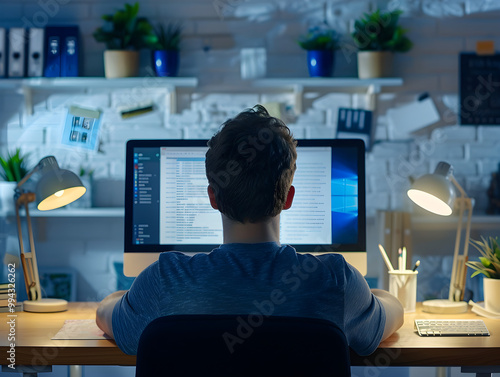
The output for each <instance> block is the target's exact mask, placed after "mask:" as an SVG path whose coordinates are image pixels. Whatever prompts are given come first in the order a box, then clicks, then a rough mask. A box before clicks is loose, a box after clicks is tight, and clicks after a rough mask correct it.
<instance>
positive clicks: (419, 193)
mask: <svg viewBox="0 0 500 377" xmlns="http://www.w3.org/2000/svg"><path fill="white" fill-rule="evenodd" d="M455 189H456V190H458V192H459V193H460V196H459V197H458V198H457V197H456V191H455ZM408 196H409V197H410V199H411V200H412V201H413V202H414V203H416V204H417V205H419V206H420V207H422V208H424V209H426V210H427V211H429V212H432V213H435V214H437V215H441V216H449V215H451V213H452V212H453V207H454V204H457V205H458V225H457V234H456V238H455V252H454V254H453V267H452V271H451V280H450V291H449V294H448V299H447V300H427V301H424V302H423V303H422V305H423V308H424V311H427V312H431V313H464V312H465V311H467V303H466V302H464V301H462V300H463V296H464V289H465V279H466V269H467V267H466V265H465V262H466V261H467V255H468V251H469V237H470V228H471V217H472V208H473V206H474V201H473V199H471V198H469V197H468V196H467V194H466V193H465V191H464V189H463V188H462V187H461V186H460V185H459V184H458V182H457V181H456V180H455V178H454V177H453V168H452V166H451V165H450V164H448V163H446V162H440V163H439V164H438V165H437V166H436V170H435V171H434V173H433V174H426V175H424V176H422V177H420V178H418V179H417V180H416V181H415V182H414V183H413V184H412V187H411V188H410V189H409V190H408ZM465 211H467V212H468V213H467V223H466V227H465V245H464V247H463V250H464V251H463V254H460V249H461V247H460V243H461V239H462V226H463V217H464V213H465Z"/></svg>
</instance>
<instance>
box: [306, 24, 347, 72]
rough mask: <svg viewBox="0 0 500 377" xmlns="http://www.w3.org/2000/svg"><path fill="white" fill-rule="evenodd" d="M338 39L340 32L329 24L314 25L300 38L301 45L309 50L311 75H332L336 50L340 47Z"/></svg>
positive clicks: (308, 62)
mask: <svg viewBox="0 0 500 377" xmlns="http://www.w3.org/2000/svg"><path fill="white" fill-rule="evenodd" d="M338 40H339V38H338V34H337V33H336V32H335V30H333V29H331V28H330V27H328V26H327V25H324V26H315V27H312V28H310V29H309V30H308V32H307V33H306V34H305V35H303V36H301V37H300V38H299V40H298V43H299V45H300V47H302V48H303V49H304V50H307V67H308V70H309V76H311V77H331V76H332V72H333V65H334V51H335V50H337V49H338V48H339V41H338Z"/></svg>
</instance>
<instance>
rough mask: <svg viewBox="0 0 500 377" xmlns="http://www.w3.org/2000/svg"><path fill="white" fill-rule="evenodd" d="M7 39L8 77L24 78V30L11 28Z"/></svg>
mask: <svg viewBox="0 0 500 377" xmlns="http://www.w3.org/2000/svg"><path fill="white" fill-rule="evenodd" d="M8 39H9V41H8V42H9V47H8V48H9V58H8V76H9V77H24V71H25V64H24V61H25V44H26V35H25V29H24V28H11V29H10V30H9V38H8Z"/></svg>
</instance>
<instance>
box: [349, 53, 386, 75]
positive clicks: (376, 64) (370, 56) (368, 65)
mask: <svg viewBox="0 0 500 377" xmlns="http://www.w3.org/2000/svg"><path fill="white" fill-rule="evenodd" d="M393 56H394V53H392V52H390V51H359V52H358V77H359V78H360V79H372V78H376V77H390V76H392V60H393Z"/></svg>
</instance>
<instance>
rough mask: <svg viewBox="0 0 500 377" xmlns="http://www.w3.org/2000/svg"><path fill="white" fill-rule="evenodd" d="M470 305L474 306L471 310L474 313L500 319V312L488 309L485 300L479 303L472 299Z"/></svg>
mask: <svg viewBox="0 0 500 377" xmlns="http://www.w3.org/2000/svg"><path fill="white" fill-rule="evenodd" d="M469 305H471V306H472V309H471V311H472V312H473V313H476V314H478V315H481V316H483V317H486V318H491V319H500V313H494V312H491V311H489V310H486V308H485V307H484V302H482V303H477V302H474V301H472V300H470V301H469Z"/></svg>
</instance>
